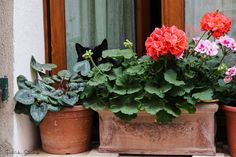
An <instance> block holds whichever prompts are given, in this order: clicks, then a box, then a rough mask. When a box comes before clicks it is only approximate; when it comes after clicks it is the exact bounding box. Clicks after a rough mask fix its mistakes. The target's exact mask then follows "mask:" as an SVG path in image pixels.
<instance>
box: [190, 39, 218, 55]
mask: <svg viewBox="0 0 236 157" xmlns="http://www.w3.org/2000/svg"><path fill="white" fill-rule="evenodd" d="M193 40H198V39H196V38H195V39H193ZM195 42H196V41H195ZM196 43H197V42H196ZM194 50H195V51H197V52H199V53H203V54H206V55H208V56H215V55H217V53H218V46H217V44H216V43H215V42H211V41H210V40H203V39H202V40H200V41H199V43H198V45H197V47H196V48H195V49H194Z"/></svg>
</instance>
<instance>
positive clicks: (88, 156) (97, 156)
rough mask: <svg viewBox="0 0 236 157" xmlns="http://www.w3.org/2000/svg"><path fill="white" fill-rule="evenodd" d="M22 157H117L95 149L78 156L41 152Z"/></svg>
mask: <svg viewBox="0 0 236 157" xmlns="http://www.w3.org/2000/svg"><path fill="white" fill-rule="evenodd" d="M24 157H119V154H117V153H99V152H98V151H97V150H96V149H93V150H91V151H88V152H84V153H79V154H68V155H54V154H48V153H45V152H43V151H41V150H37V151H34V152H32V154H27V155H25V156H24Z"/></svg>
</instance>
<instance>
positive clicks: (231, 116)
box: [223, 105, 236, 157]
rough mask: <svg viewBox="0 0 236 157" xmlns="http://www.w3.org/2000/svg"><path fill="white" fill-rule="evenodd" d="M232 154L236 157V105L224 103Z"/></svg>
mask: <svg viewBox="0 0 236 157" xmlns="http://www.w3.org/2000/svg"><path fill="white" fill-rule="evenodd" d="M223 109H224V111H225V116H226V128H227V136H228V145H229V151H230V154H231V155H232V156H233V157H236V107H232V106H227V105H224V106H223Z"/></svg>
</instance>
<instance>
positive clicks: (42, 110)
mask: <svg viewBox="0 0 236 157" xmlns="http://www.w3.org/2000/svg"><path fill="white" fill-rule="evenodd" d="M47 112H48V106H47V104H45V103H42V104H41V105H36V104H33V105H32V106H31V107H30V115H31V117H32V118H33V120H34V121H35V122H36V123H40V122H41V121H42V120H43V118H44V117H45V116H46V114H47Z"/></svg>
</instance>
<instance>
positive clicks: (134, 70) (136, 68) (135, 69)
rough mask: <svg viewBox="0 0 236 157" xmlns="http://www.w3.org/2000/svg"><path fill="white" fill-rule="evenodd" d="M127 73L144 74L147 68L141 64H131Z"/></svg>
mask: <svg viewBox="0 0 236 157" xmlns="http://www.w3.org/2000/svg"><path fill="white" fill-rule="evenodd" d="M126 72H127V74H129V75H132V76H133V75H142V74H144V73H145V69H144V68H143V67H142V66H141V65H136V66H130V67H129V68H128V69H126Z"/></svg>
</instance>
